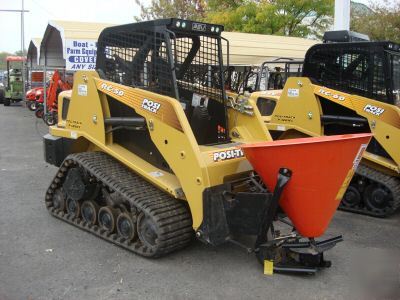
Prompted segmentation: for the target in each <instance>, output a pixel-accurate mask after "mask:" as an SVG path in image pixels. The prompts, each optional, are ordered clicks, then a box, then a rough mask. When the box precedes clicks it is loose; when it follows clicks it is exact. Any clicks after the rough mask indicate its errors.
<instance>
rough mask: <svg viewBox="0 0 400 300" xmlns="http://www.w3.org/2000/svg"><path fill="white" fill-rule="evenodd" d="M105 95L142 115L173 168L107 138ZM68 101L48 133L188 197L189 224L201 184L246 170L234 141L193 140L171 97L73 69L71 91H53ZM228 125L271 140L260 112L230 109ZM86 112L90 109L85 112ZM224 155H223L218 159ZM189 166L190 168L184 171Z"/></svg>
mask: <svg viewBox="0 0 400 300" xmlns="http://www.w3.org/2000/svg"><path fill="white" fill-rule="evenodd" d="M106 95H109V96H111V97H113V98H114V99H115V101H120V102H121V103H123V104H124V105H127V106H129V107H131V108H134V109H135V111H136V112H137V113H138V114H140V115H141V116H143V117H144V118H145V119H146V123H147V126H148V128H149V129H150V130H149V131H150V135H151V139H152V141H153V142H154V144H155V145H156V147H157V148H158V150H159V151H160V152H161V154H162V156H163V157H164V158H165V159H166V161H167V162H168V165H169V166H170V167H171V169H172V170H173V173H169V172H166V171H164V170H160V169H158V168H156V167H154V166H153V165H152V164H150V163H149V162H147V161H145V160H143V159H142V158H140V157H139V156H137V155H135V154H134V153H132V152H130V151H128V150H127V149H125V148H124V147H121V146H120V145H118V144H116V143H113V134H112V132H108V130H109V128H107V126H106V125H104V120H105V119H106V118H108V117H110V112H109V107H108V103H107V99H106ZM69 96H71V97H69ZM65 98H69V100H68V101H70V103H69V107H68V117H67V118H66V119H63V118H62V109H61V110H60V112H59V122H58V124H57V125H56V126H53V127H50V133H51V134H52V135H54V136H59V137H65V138H69V139H75V140H76V141H77V143H75V145H74V149H76V152H83V151H95V150H100V151H103V152H106V153H107V154H109V155H111V156H113V157H114V158H116V159H117V160H119V161H120V162H122V163H123V164H124V165H126V166H128V167H129V168H131V169H132V170H133V171H135V172H137V173H139V174H141V175H142V176H144V177H145V178H146V180H148V181H149V182H151V183H152V184H154V185H156V186H158V187H159V188H160V189H161V190H163V191H165V192H167V193H169V194H171V195H172V196H173V197H175V198H178V199H183V200H186V201H188V203H189V206H190V210H191V213H192V218H193V228H194V229H196V228H198V227H199V226H200V224H201V222H202V219H203V218H202V214H203V209H202V197H203V196H202V193H203V190H204V189H205V188H207V187H212V186H215V185H219V184H222V183H224V181H225V180H226V179H229V178H230V179H231V176H238V174H239V176H240V174H241V173H242V174H246V173H248V172H250V171H252V167H251V165H250V164H249V163H248V161H247V160H246V159H245V158H244V157H243V152H242V151H241V150H240V149H239V148H238V147H237V146H236V144H235V143H227V144H224V145H218V146H201V145H200V146H199V145H198V143H197V142H196V139H195V137H194V135H193V132H192V130H191V128H190V125H189V123H188V121H187V118H186V116H185V113H184V111H183V109H182V106H181V105H180V104H179V102H178V101H176V100H175V99H173V98H170V97H167V96H163V95H159V94H155V93H152V92H149V91H146V90H143V89H139V88H131V87H127V86H123V85H120V84H116V83H113V82H110V81H107V80H103V79H100V78H99V76H98V74H97V73H96V72H95V71H88V72H85V71H79V72H77V73H76V74H75V77H74V89H73V90H72V94H71V93H69V92H63V93H61V94H60V95H59V107H60V108H62V107H63V102H64V99H65ZM149 100H150V101H152V102H153V103H158V104H160V109H159V110H158V111H157V112H150V111H149V110H146V109H144V108H143V102H144V101H146V102H147V103H148V101H149ZM231 110H232V112H233V114H235V115H236V117H235V119H234V121H232V122H233V124H232V125H233V126H232V130H234V131H237V132H238V133H240V136H241V138H237V139H236V140H237V141H240V140H242V139H243V140H246V141H247V142H257V141H265V140H271V137H270V135H269V134H268V131H267V129H266V127H265V124H264V123H263V122H262V119H261V117H260V116H259V117H258V118H257V117H256V116H249V115H244V114H241V113H238V112H237V111H236V112H235V111H234V110H233V109H231ZM89 112H90V113H89ZM221 152H223V153H229V154H228V156H231V155H233V156H235V158H237V159H226V157H225V155H223V156H222V158H220V155H219V153H221ZM224 158H225V159H224ZM189 170H190V172H189Z"/></svg>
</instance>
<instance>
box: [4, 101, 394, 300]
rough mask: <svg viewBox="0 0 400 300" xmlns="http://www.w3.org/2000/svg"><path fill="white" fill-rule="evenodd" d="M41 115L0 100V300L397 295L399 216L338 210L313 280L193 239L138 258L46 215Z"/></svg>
mask: <svg viewBox="0 0 400 300" xmlns="http://www.w3.org/2000/svg"><path fill="white" fill-rule="evenodd" d="M47 131H48V129H47V127H46V126H45V125H44V123H43V122H42V120H39V119H36V118H35V116H34V114H33V113H32V112H30V111H29V110H28V109H27V108H25V107H23V106H20V105H14V106H11V107H4V106H3V105H0V300H9V299H12V300H14V299H382V298H384V299H400V213H398V214H397V215H396V216H393V217H391V218H388V219H375V218H371V217H368V216H361V215H355V214H351V213H346V212H340V211H339V212H337V213H336V215H335V217H334V220H333V221H332V223H331V226H330V228H329V230H328V235H331V236H333V235H338V234H343V236H344V241H343V242H342V243H340V244H338V245H337V246H336V247H335V248H333V249H332V250H331V251H329V252H327V255H326V258H327V259H329V260H331V261H332V267H331V268H330V269H326V270H322V271H321V272H319V273H318V274H316V275H315V276H298V275H297V276H289V275H280V274H275V275H273V276H266V275H263V272H262V267H261V265H259V264H258V262H257V260H256V259H255V257H254V255H251V254H247V253H245V252H244V251H243V250H242V249H240V248H238V247H236V246H234V245H232V244H226V245H224V246H222V247H218V248H213V247H211V246H207V245H204V244H202V243H200V242H198V241H194V242H193V243H192V244H191V245H190V246H189V247H187V248H186V249H184V250H182V251H179V252H177V253H173V254H172V255H169V256H166V257H163V258H159V259H153V260H151V259H146V258H142V257H140V256H137V255H135V254H133V253H130V252H127V251H126V250H123V249H121V248H119V247H116V246H114V245H112V244H109V243H107V242H105V241H103V240H101V239H99V238H97V237H95V236H92V235H90V234H89V233H86V232H83V231H81V230H79V229H77V228H75V227H73V226H71V225H68V224H66V223H63V222H62V221H60V220H58V219H55V218H53V217H51V216H50V215H49V214H48V213H47V210H46V208H45V206H44V194H45V191H46V189H47V187H48V185H49V183H50V181H51V180H52V178H53V176H54V174H55V172H56V170H57V169H56V168H55V167H53V166H50V165H47V164H46V163H45V162H44V159H43V149H42V135H44V134H45V133H46V132H47Z"/></svg>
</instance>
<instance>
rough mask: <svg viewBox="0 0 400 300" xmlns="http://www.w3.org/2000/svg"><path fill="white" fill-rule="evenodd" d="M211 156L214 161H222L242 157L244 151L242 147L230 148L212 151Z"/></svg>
mask: <svg viewBox="0 0 400 300" xmlns="http://www.w3.org/2000/svg"><path fill="white" fill-rule="evenodd" d="M212 156H213V160H214V161H224V160H227V159H233V158H239V157H243V156H244V153H243V151H242V149H231V150H225V151H218V152H214V153H213V154H212Z"/></svg>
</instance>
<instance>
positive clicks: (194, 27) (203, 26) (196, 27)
mask: <svg viewBox="0 0 400 300" xmlns="http://www.w3.org/2000/svg"><path fill="white" fill-rule="evenodd" d="M206 28H207V27H206V24H201V23H193V24H192V30H196V31H206Z"/></svg>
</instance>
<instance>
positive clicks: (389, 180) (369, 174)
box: [339, 164, 400, 217]
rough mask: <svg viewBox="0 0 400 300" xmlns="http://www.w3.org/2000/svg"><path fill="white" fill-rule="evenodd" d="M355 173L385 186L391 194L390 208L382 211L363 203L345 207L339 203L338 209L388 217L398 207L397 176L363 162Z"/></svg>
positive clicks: (398, 186) (399, 197) (399, 195)
mask: <svg viewBox="0 0 400 300" xmlns="http://www.w3.org/2000/svg"><path fill="white" fill-rule="evenodd" d="M356 175H357V176H358V177H363V178H366V179H368V180H369V181H372V182H376V183H379V184H381V185H383V186H385V187H386V188H387V189H388V190H389V191H390V192H391V193H392V195H393V199H392V201H391V203H390V208H389V209H386V210H385V211H384V212H383V211H372V210H369V209H368V208H367V207H366V206H365V205H363V206H362V207H347V206H345V205H343V204H342V202H341V203H340V207H339V208H340V209H341V210H344V211H350V212H354V213H359V214H365V215H370V216H374V217H388V216H390V215H392V214H393V213H395V212H396V211H397V210H398V209H399V208H400V181H399V179H398V178H397V177H394V176H390V175H386V174H384V173H382V172H379V171H377V170H375V169H373V168H371V167H368V166H366V165H364V164H360V165H359V166H358V168H357V171H356ZM353 180H354V179H353Z"/></svg>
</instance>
